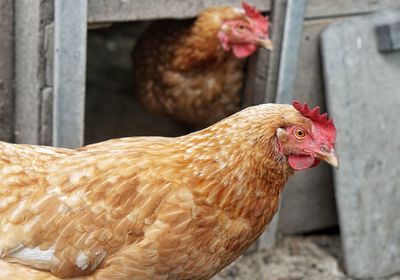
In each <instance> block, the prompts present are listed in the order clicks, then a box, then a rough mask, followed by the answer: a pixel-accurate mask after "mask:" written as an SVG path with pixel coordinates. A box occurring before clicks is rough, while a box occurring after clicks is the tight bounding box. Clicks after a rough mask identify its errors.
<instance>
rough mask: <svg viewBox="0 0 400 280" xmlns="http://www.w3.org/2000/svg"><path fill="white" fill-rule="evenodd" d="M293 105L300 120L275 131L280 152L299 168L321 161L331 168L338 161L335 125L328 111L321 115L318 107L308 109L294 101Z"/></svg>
mask: <svg viewBox="0 0 400 280" xmlns="http://www.w3.org/2000/svg"><path fill="white" fill-rule="evenodd" d="M292 106H293V107H294V108H295V109H296V110H297V111H298V112H299V113H300V115H301V116H300V119H299V120H298V121H297V122H295V123H291V122H288V123H287V124H286V125H285V126H283V127H279V128H278V129H277V131H276V136H277V142H278V147H279V152H280V153H281V154H283V155H284V156H285V157H287V159H288V163H289V165H290V167H292V168H293V169H294V170H302V169H306V168H309V167H313V166H315V165H317V164H318V163H319V161H320V160H324V161H326V162H327V163H329V164H331V165H332V166H334V167H338V165H339V162H338V158H337V156H336V154H335V150H334V145H335V139H336V128H335V126H334V124H333V121H332V119H328V117H327V114H326V113H325V114H323V115H320V113H319V107H318V106H317V107H315V108H314V109H310V108H309V107H308V105H307V103H304V104H301V103H300V102H298V101H294V102H293V104H292Z"/></svg>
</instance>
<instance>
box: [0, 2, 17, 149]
mask: <svg viewBox="0 0 400 280" xmlns="http://www.w3.org/2000/svg"><path fill="white" fill-rule="evenodd" d="M13 17H14V4H13V0H3V1H1V2H0V140H2V141H8V142H12V141H13V138H14V133H13V122H14V110H13V108H14V102H13V72H14V65H13V57H14V55H13V53H14V51H13V47H14V43H13V35H14V25H13V23H14V20H13Z"/></svg>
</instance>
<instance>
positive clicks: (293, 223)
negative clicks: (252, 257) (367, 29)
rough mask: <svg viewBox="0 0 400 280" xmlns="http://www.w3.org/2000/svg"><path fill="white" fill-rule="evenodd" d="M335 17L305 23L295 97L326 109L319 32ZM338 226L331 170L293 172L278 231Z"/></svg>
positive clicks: (284, 198) (286, 192) (285, 191)
mask: <svg viewBox="0 0 400 280" xmlns="http://www.w3.org/2000/svg"><path fill="white" fill-rule="evenodd" d="M333 21H334V19H330V20H312V21H306V22H305V23H304V32H303V38H302V42H301V47H300V57H299V65H298V71H297V76H296V81H295V85H294V99H297V100H300V101H307V102H308V103H309V104H311V105H312V106H315V105H319V106H320V107H321V112H323V111H326V110H325V98H324V94H325V92H324V86H323V77H322V68H321V61H320V56H319V35H320V32H321V31H322V30H323V29H324V28H325V27H326V26H327V25H328V24H329V23H331V22H333ZM336 225H337V214H336V205H335V199H334V191H333V182H332V170H331V168H330V167H329V166H328V165H327V164H325V163H321V164H320V165H319V166H317V167H315V168H312V169H309V170H306V171H303V172H299V173H297V174H296V175H294V176H293V177H292V178H291V179H290V180H289V182H288V185H287V187H286V188H285V189H284V192H283V196H282V203H281V209H280V220H279V231H280V232H283V233H288V234H292V233H303V232H310V231H314V230H320V229H323V228H328V227H333V226H336Z"/></svg>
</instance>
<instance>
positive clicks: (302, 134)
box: [294, 128, 306, 140]
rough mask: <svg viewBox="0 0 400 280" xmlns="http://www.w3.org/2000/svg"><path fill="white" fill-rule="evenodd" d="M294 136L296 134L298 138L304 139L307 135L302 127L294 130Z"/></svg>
mask: <svg viewBox="0 0 400 280" xmlns="http://www.w3.org/2000/svg"><path fill="white" fill-rule="evenodd" d="M294 136H295V137H296V138H297V139H299V140H301V139H304V137H306V132H305V131H304V130H303V129H301V128H296V129H295V130H294Z"/></svg>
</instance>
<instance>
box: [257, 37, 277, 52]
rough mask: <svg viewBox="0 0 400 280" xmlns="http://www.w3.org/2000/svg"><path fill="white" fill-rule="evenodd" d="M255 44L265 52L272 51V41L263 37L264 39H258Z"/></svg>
mask: <svg viewBox="0 0 400 280" xmlns="http://www.w3.org/2000/svg"><path fill="white" fill-rule="evenodd" d="M257 43H258V44H259V45H260V46H261V47H264V48H266V49H267V50H272V49H273V45H272V41H271V39H270V38H268V37H265V38H260V39H258V40H257Z"/></svg>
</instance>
